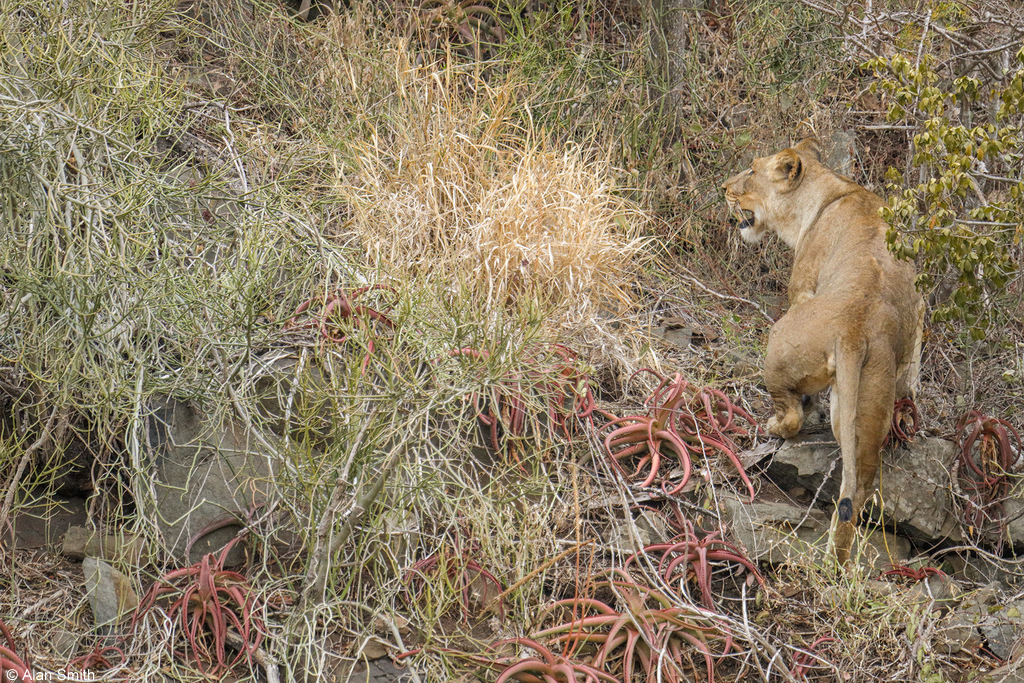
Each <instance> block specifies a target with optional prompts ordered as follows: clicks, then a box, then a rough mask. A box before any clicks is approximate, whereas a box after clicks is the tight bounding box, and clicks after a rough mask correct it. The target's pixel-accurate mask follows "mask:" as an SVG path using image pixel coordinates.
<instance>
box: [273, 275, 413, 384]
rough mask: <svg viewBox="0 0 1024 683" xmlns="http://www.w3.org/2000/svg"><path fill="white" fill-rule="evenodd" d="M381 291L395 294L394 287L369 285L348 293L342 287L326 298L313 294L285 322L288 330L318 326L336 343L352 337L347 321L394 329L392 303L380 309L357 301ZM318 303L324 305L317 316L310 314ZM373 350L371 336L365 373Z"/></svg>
mask: <svg viewBox="0 0 1024 683" xmlns="http://www.w3.org/2000/svg"><path fill="white" fill-rule="evenodd" d="M377 290H384V291H388V292H391V293H392V294H395V290H394V288H392V287H388V286H387V285H369V286H366V287H359V288H358V289H354V290H352V292H351V293H350V294H346V293H345V291H344V290H342V289H338V290H336V291H334V292H332V293H330V294H328V295H327V296H326V297H323V298H321V297H313V298H311V299H307V300H306V301H304V302H302V303H301V304H299V307H298V308H296V309H295V313H293V314H292V317H291V318H289V319H288V322H286V323H285V324H284V329H285V330H292V329H305V328H311V327H315V328H316V329H317V331H318V332H319V333H320V336H321V337H323V338H324V339H326V340H327V341H329V342H333V343H335V344H344V343H345V341H346V340H347V339H348V334H347V333H346V332H345V331H344V327H343V323H355V324H356V325H358V326H360V327H362V328H367V327H369V325H370V323H379V324H381V325H383V326H384V327H386V328H388V329H393V328H394V326H395V324H394V322H392V320H391V318H389V317H388V313H390V311H391V307H390V306H389V307H387V308H385V309H384V310H383V311H378V310H377V309H375V308H372V307H370V306H365V305H361V304H356V303H355V301H356V299H358V298H360V297H361V296H363V295H364V294H366V293H367V292H373V291H377ZM314 304H319V305H320V311H319V313H317V314H315V315H314V314H312V313H310V309H311V308H312V307H313V305H314ZM303 314H306V316H308V317H307V319H306V320H305V321H302V322H300V321H299V319H300V317H302V316H303ZM373 351H374V342H373V339H372V338H370V339H369V340H368V341H367V343H366V356H365V357H364V358H363V364H362V371H363V372H366V367H367V365H369V363H370V356H372V355H373Z"/></svg>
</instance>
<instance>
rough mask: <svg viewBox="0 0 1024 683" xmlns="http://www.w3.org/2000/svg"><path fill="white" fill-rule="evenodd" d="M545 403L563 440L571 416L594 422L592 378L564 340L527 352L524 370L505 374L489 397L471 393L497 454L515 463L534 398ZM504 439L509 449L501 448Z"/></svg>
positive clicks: (481, 355)
mask: <svg viewBox="0 0 1024 683" xmlns="http://www.w3.org/2000/svg"><path fill="white" fill-rule="evenodd" d="M448 355H449V356H450V357H453V358H455V357H467V358H471V359H474V360H481V359H483V360H486V359H488V358H489V357H490V353H489V352H488V351H487V350H484V349H474V348H472V347H464V348H460V349H454V350H452V351H451V352H450V353H449V354H448ZM531 395H532V396H536V397H539V398H540V399H541V401H543V404H544V413H545V414H546V416H547V418H548V423H549V425H550V428H551V430H552V432H553V433H554V434H556V435H558V436H561V437H563V438H568V437H569V436H570V433H571V418H573V417H575V418H579V419H586V420H589V419H590V418H591V416H592V414H593V412H594V407H595V402H594V395H593V392H592V391H591V390H590V379H589V377H587V375H586V374H585V373H582V372H580V371H579V370H578V369H577V367H576V352H574V351H573V350H572V349H570V348H568V347H567V346H564V345H563V344H533V345H531V346H530V347H529V348H527V349H526V350H525V351H524V353H523V368H522V369H521V370H519V371H516V372H510V373H508V374H506V375H505V376H504V377H502V378H500V379H499V380H498V382H497V383H496V384H494V385H493V386H492V387H491V388H490V391H489V394H488V395H487V396H486V400H484V399H483V398H482V397H481V395H480V394H479V393H473V394H472V397H471V398H472V401H473V410H474V411H475V412H476V417H477V419H478V420H479V421H480V423H481V424H482V425H483V426H484V427H485V428H486V429H487V431H488V436H489V438H490V446H491V448H492V449H493V450H494V452H495V453H502V452H504V453H505V455H506V457H507V459H508V460H510V461H516V462H518V461H519V457H518V454H517V451H516V444H515V441H516V439H518V438H521V437H524V436H525V435H526V432H527V428H528V422H527V420H528V418H529V415H530V408H529V406H530V401H529V397H530V396H531ZM503 440H504V443H505V448H504V449H503V448H502V441H503Z"/></svg>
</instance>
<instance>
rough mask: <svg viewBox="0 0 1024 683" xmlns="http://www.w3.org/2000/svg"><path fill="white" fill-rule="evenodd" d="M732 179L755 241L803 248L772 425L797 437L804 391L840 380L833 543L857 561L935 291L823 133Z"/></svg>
mask: <svg viewBox="0 0 1024 683" xmlns="http://www.w3.org/2000/svg"><path fill="white" fill-rule="evenodd" d="M723 188H724V189H725V193H726V200H727V201H728V203H729V206H730V208H731V209H732V211H733V212H734V213H735V214H737V215H738V216H740V218H741V219H742V223H741V224H740V228H741V229H742V232H741V235H742V237H743V239H744V240H745V241H747V242H751V243H754V242H757V241H759V240H760V239H761V238H762V237H764V235H765V233H767V232H769V231H771V232H774V233H775V234H777V235H778V236H779V237H780V238H781V239H782V241H783V242H785V243H786V244H787V245H789V246H790V247H792V248H793V249H794V250H795V251H796V257H795V259H794V261H793V272H792V275H791V276H790V279H789V311H788V312H787V313H786V314H785V315H784V316H782V318H780V319H779V321H778V322H776V323H775V325H774V326H773V327H772V329H771V333H770V334H769V336H768V352H767V355H766V357H765V363H764V381H765V385H766V386H767V388H768V392H769V393H770V394H771V396H772V401H773V402H774V404H775V415H774V417H772V418H771V419H770V420H769V421H768V431H769V432H771V433H772V434H775V435H777V436H781V437H783V438H790V437H793V436H795V435H796V434H797V433H798V432H799V431H800V428H801V426H802V424H803V419H804V402H803V401H804V398H805V397H808V396H812V397H813V396H814V395H815V394H817V393H818V392H819V391H821V390H823V389H824V388H825V387H832V388H833V389H832V400H831V420H832V431H833V433H834V434H835V437H836V440H837V441H838V442H839V446H840V449H841V450H842V457H843V483H842V487H841V489H840V493H839V502H838V503H837V504H836V512H835V514H834V515H833V518H832V542H833V544H834V546H835V554H836V558H837V559H838V560H839V562H840V563H846V562H847V561H848V560H849V558H850V547H851V545H852V543H853V536H854V529H855V524H856V520H857V519H858V517H859V515H860V511H861V508H862V507H863V505H864V503H865V502H866V501H867V499H868V497H869V496H870V495H871V494H873V493H874V490H875V476H876V475H877V473H878V462H879V452H880V451H881V448H882V443H883V442H884V440H885V437H886V434H887V433H888V432H889V428H890V425H891V420H892V410H893V402H894V401H895V399H896V398H897V397H899V398H903V397H906V396H913V395H914V394H915V393H916V390H917V384H918V371H919V369H920V361H921V331H922V324H923V320H924V301H923V300H922V299H921V296H920V295H919V294H918V293H917V291H916V290H915V288H914V270H913V267H912V266H911V265H910V264H908V263H905V262H898V261H896V260H895V259H894V258H893V257H892V255H891V254H890V253H889V250H888V249H887V248H886V246H885V232H886V225H885V223H884V222H883V221H882V219H881V218H880V217H879V213H878V210H879V208H880V207H881V206H882V200H881V199H880V198H879V197H878V196H877V195H875V194H873V193H871V192H869V191H868V190H866V189H864V188H863V187H861V186H860V185H857V184H856V183H855V182H853V181H852V180H850V179H848V178H844V177H842V176H839V175H837V174H836V173H834V172H832V171H831V170H829V169H828V168H826V167H825V166H823V165H822V164H821V162H820V161H819V158H818V145H817V141H815V140H814V139H807V140H804V141H802V142H800V143H799V144H798V145H796V146H795V147H792V148H789V149H784V150H782V151H781V152H779V153H778V154H775V155H774V156H770V157H764V158H762V159H756V160H755V161H754V162H753V163H752V164H751V166H750V168H748V169H747V170H745V171H743V172H741V173H738V174H736V175H734V176H733V177H732V178H729V180H727V181H726V182H725V185H724V186H723ZM747 214H749V216H748V215H747Z"/></svg>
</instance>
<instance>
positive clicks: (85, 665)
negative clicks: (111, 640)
mask: <svg viewBox="0 0 1024 683" xmlns="http://www.w3.org/2000/svg"><path fill="white" fill-rule="evenodd" d="M111 656H116V657H117V658H118V660H119V662H124V660H125V655H124V650H122V649H121V648H119V647H117V646H115V645H104V644H103V643H96V645H95V646H94V647H93V648H92V649H91V650H89V651H88V652H86V653H85V654H84V655H81V656H79V657H75V658H74V659H72V660H71V661H70V662H68V665H67V666H66V667H65V669H64V670H65V671H66V672H68V673H69V674H70V673H71V672H74V671H92V670H93V669H101V670H107V669H113V668H114V664H113V663H112V662H111V661H110V659H108V657H111Z"/></svg>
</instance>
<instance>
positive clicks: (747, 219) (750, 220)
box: [736, 209, 754, 230]
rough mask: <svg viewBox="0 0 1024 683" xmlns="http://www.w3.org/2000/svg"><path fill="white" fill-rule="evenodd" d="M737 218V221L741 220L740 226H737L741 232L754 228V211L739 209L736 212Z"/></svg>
mask: <svg viewBox="0 0 1024 683" xmlns="http://www.w3.org/2000/svg"><path fill="white" fill-rule="evenodd" d="M736 216H737V219H738V220H739V225H738V226H737V228H738V229H739V230H746V229H747V228H752V227H754V212H753V211H746V210H744V209H739V210H738V211H737V212H736Z"/></svg>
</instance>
